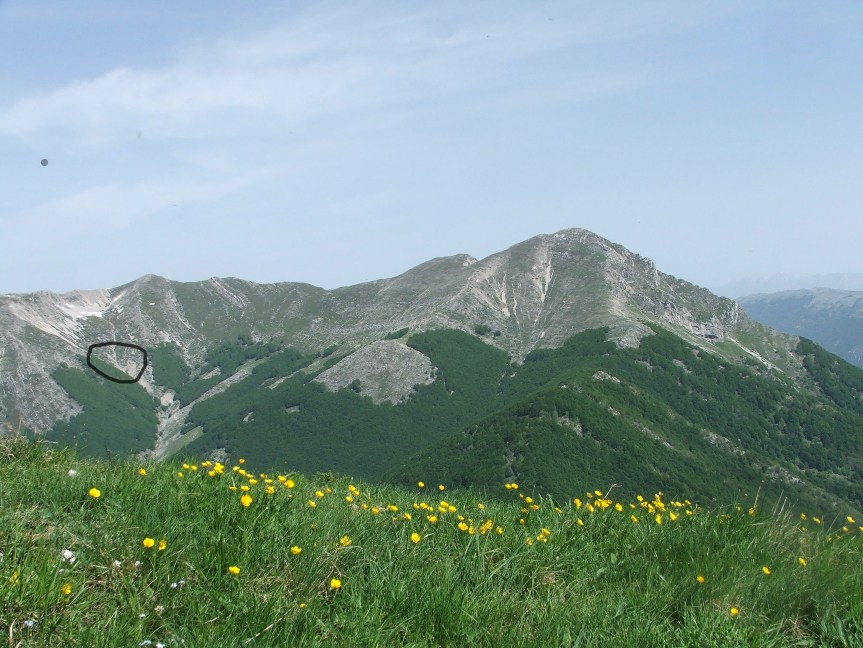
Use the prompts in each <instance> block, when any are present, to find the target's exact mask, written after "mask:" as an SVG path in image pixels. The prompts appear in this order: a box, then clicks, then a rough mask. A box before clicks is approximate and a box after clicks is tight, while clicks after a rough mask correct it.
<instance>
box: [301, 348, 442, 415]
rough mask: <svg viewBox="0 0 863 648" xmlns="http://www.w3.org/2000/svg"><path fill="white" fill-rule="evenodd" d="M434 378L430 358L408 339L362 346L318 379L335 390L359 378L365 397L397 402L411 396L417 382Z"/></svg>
mask: <svg viewBox="0 0 863 648" xmlns="http://www.w3.org/2000/svg"><path fill="white" fill-rule="evenodd" d="M434 378H435V368H434V366H433V365H432V363H431V361H430V360H429V359H428V357H426V356H425V355H423V354H422V353H420V352H419V351H417V350H416V349H412V348H410V347H409V346H407V345H406V344H404V342H400V341H398V340H378V341H376V342H372V343H371V344H368V345H366V346H364V347H360V348H359V349H357V350H356V351H354V352H353V353H352V354H350V355H349V356H347V357H346V358H344V359H343V360H341V361H340V362H339V363H338V364H336V365H334V366H332V367H330V368H329V369H327V370H326V371H324V372H322V373H321V374H319V375H318V376H317V377H316V378H315V380H316V381H318V382H320V383H322V384H324V385H326V386H327V387H328V388H329V389H333V390H338V389H343V388H345V387H348V386H350V385H351V383H353V382H354V381H355V380H357V381H359V384H360V389H361V391H360V393H361V394H362V395H363V396H370V397H371V399H372V400H373V401H375V402H376V403H382V402H384V401H390V402H391V403H392V404H393V405H396V404H398V403H399V402H400V401H402V400H404V399H406V398H407V397H408V396H410V395H411V392H413V389H414V386H415V385H427V384H429V383H432V382H434Z"/></svg>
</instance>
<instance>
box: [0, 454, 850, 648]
mask: <svg viewBox="0 0 863 648" xmlns="http://www.w3.org/2000/svg"><path fill="white" fill-rule="evenodd" d="M186 465H187V466H188V467H184V466H183V465H182V464H180V463H171V462H167V463H147V464H138V463H134V462H133V461H128V460H126V461H120V462H106V461H100V460H94V459H82V458H79V457H77V456H76V455H74V454H73V453H72V452H71V451H67V450H59V451H52V450H46V449H45V448H44V446H43V445H42V444H28V443H26V442H25V441H24V440H22V439H18V438H6V439H3V440H2V441H0V552H2V558H0V632H2V634H3V636H4V637H8V641H9V645H12V646H17V645H22V646H25V645H26V646H58V645H62V646H88V647H90V646H93V647H96V646H111V647H114V646H139V645H147V644H146V643H144V642H146V641H151V642H153V643H152V644H151V645H156V642H161V643H162V644H164V645H165V646H172V645H185V646H206V645H220V646H244V645H249V646H286V645H303V646H317V645H344V646H392V645H404V646H461V645H478V646H491V645H494V646H523V645H549V646H558V645H580V646H690V645H699V646H741V645H742V646H747V645H749V646H860V645H863V599H861V596H860V593H861V592H863V533H861V531H860V529H859V528H858V525H859V524H861V523H863V520H857V521H856V522H855V523H854V524H851V523H850V522H848V521H847V520H845V519H844V518H838V519H836V520H823V521H821V523H820V524H818V523H816V522H815V521H814V519H813V516H815V515H817V512H814V511H808V512H807V513H808V515H807V519H806V520H802V519H801V517H800V512H797V511H795V512H790V511H788V510H772V511H767V510H759V509H758V508H757V507H756V508H755V509H754V510H753V511H752V512H751V513H752V514H750V510H749V506H750V504H751V503H749V502H747V503H743V504H742V506H741V507H740V508H739V509H738V508H737V507H734V506H732V507H730V508H727V509H723V510H714V511H708V510H703V509H701V508H699V507H698V506H697V505H696V504H693V503H688V502H687V501H686V500H685V499H684V500H683V501H677V500H676V499H675V497H677V498H681V499H682V498H684V497H685V495H684V494H675V495H672V494H667V495H655V494H652V493H644V497H645V501H643V502H641V501H638V500H637V499H636V500H633V501H632V502H629V501H622V502H617V501H616V499H615V491H614V489H612V491H611V492H610V493H609V494H607V496H602V497H597V496H595V495H592V496H590V497H588V495H586V494H584V493H580V492H576V493H573V496H574V497H578V498H580V502H579V503H580V504H581V507H578V506H577V505H576V503H575V502H574V501H572V500H570V501H568V502H566V503H565V504H564V503H558V504H557V505H556V504H555V502H553V501H551V500H549V499H545V498H537V500H536V501H528V499H527V497H529V494H528V493H524V492H523V490H522V489H518V490H516V489H512V488H510V489H507V490H505V489H504V486H503V485H501V493H502V494H503V495H504V497H503V498H502V499H493V500H492V499H489V500H482V501H481V500H480V499H479V496H478V495H477V493H476V492H474V491H450V490H449V489H447V490H446V491H444V492H440V491H439V490H438V488H437V485H436V484H435V485H432V484H429V485H427V486H426V487H425V488H423V489H420V488H419V487H416V488H413V489H399V488H396V487H392V486H377V485H371V484H366V483H360V482H351V480H350V479H348V478H346V477H337V476H333V475H328V474H320V475H317V476H315V477H311V478H309V477H304V476H301V475H272V476H269V477H262V476H261V475H260V474H255V473H254V468H253V467H251V466H249V465H247V464H243V465H242V466H241V465H239V464H238V465H236V466H227V467H225V468H224V472H223V474H214V475H213V476H210V475H208V471H210V470H213V469H214V468H215V465H207V464H206V463H204V462H200V461H198V462H196V463H192V462H191V460H189V459H187V460H186ZM192 466H195V468H196V469H193V468H192ZM139 468H144V469H145V471H146V475H142V474H139V472H138V471H139ZM70 470H73V471H76V472H77V474H76V475H75V476H70V473H69V471H70ZM246 470H248V473H246V474H245V475H244V474H243V473H244V472H245V471H246ZM178 473H182V474H183V476H182V477H180V476H179V475H178ZM253 479H254V480H256V483H252V480H253ZM267 479H270V480H272V481H271V483H270V484H268V482H267V481H266V480H267ZM288 480H290V482H289V481H288ZM268 485H271V486H272V488H273V493H272V494H268V493H267V492H266V488H267V486H268ZM291 485H293V487H289V486H291ZM352 485H353V486H354V488H355V489H356V491H357V492H356V493H354V494H351V490H350V487H351V486H352ZM232 486H233V487H240V486H248V488H249V494H250V496H251V497H252V502H251V504H250V505H249V506H248V507H244V506H243V505H242V503H241V495H242V494H243V493H242V491H241V490H240V489H239V488H237V490H231V489H230V487H232ZM597 486H598V487H600V488H603V485H597ZM91 488H97V489H99V491H100V496H99V497H98V498H94V497H92V496H90V495H89V494H88V491H89V490H90V489H91ZM346 497H351V498H352V499H353V501H346ZM442 500H445V501H446V502H447V506H448V505H450V504H451V505H452V506H454V507H455V508H456V510H455V511H454V512H449V509H448V508H446V507H444V508H446V510H447V512H440V511H439V509H440V508H442V505H441V501H442ZM309 502H313V503H314V504H315V506H314V507H312V506H310V504H309ZM660 503H661V504H660ZM616 504H620V509H621V510H620V511H618V510H617V509H616V506H615V505H616ZM481 505H482V506H483V508H481ZM588 507H591V508H593V511H590V510H588ZM651 507H652V509H653V510H652V511H651V510H650V509H651ZM663 508H664V511H663ZM393 509H397V510H393ZM428 509H432V510H431V511H430V510H428ZM522 509H524V511H523V510H522ZM375 510H377V511H378V513H377V514H375V513H374V511H375ZM672 513H674V515H675V516H676V518H677V519H676V520H673V519H672V516H671V514H672ZM406 514H407V515H406ZM431 514H434V515H436V516H437V518H438V519H437V521H436V522H435V523H431V522H430V521H429V519H428V518H427V516H428V515H431ZM633 515H634V516H636V518H637V519H638V522H637V523H636V522H633V521H632V518H631V517H630V516H633ZM656 515H660V516H661V518H660V519H661V521H662V524H657V521H656V517H655V516H656ZM408 516H409V519H408ZM459 516H462V517H463V520H459ZM487 520H491V522H490V523H487V522H486V521H487ZM520 520H524V523H523V524H522V523H521V522H520ZM460 521H463V523H464V526H465V527H466V529H465V530H460V529H459V526H458V525H459V522H460ZM484 524H485V526H483V525H484ZM843 525H844V526H845V527H846V528H847V529H848V530H847V531H844V530H843V529H842V527H843ZM498 528H500V533H498V531H497V529H498ZM412 534H417V535H416V536H415V539H418V540H419V541H418V542H414V541H413V540H412ZM345 536H348V537H349V538H350V541H349V542H348V541H347V540H344V541H340V540H341V539H342V538H344V537H345ZM145 538H152V539H153V541H154V543H155V546H153V547H151V548H146V547H145V546H143V544H142V542H143V541H144V539H145ZM162 539H164V540H165V547H164V549H163V550H161V551H160V550H159V541H160V540H162ZM292 546H297V547H300V548H301V549H302V551H301V553H299V554H297V555H293V554H292V553H291V551H290V548H291V547H292ZM64 550H69V551H71V552H72V553H73V554H74V558H75V560H74V562H73V563H70V562H69V561H67V560H64V558H63V551H64ZM800 557H804V558H805V561H806V565H805V566H803V565H801V564H800V563H799V561H798V559H799V558H800ZM232 566H236V567H239V570H240V571H239V573H238V574H236V575H234V574H232V573H231V572H230V571H229V568H230V567H232ZM764 566H767V567H769V570H770V572H771V573H770V575H765V574H764V573H763V571H762V567H764ZM698 575H702V576H704V578H705V582H704V583H698V582H697V581H696V577H697V576H698ZM333 579H338V580H340V581H341V587H340V588H339V589H334V588H333ZM66 586H68V587H66ZM64 587H65V591H64ZM65 592H68V594H67V593H65ZM732 607H734V608H738V609H739V614H738V615H737V616H733V615H732V614H731V609H732ZM28 626H29V627H28Z"/></svg>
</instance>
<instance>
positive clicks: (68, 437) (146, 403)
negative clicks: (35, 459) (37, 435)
mask: <svg viewBox="0 0 863 648" xmlns="http://www.w3.org/2000/svg"><path fill="white" fill-rule="evenodd" d="M93 362H94V364H97V365H98V364H99V363H98V361H96V360H94V361H93ZM100 369H103V370H104V371H105V372H106V373H108V374H109V375H111V368H110V367H108V366H104V367H102V366H100ZM114 373H116V372H114ZM52 378H54V380H56V381H57V383H58V384H59V385H60V386H61V387H63V389H65V390H66V392H67V393H68V394H69V396H70V397H72V398H73V399H74V400H75V401H77V402H78V403H79V404H80V405H81V407H82V412H81V413H80V414H78V415H76V416H73V417H72V418H71V419H70V420H69V421H58V422H57V423H55V424H54V427H53V428H52V429H51V430H50V431H49V432H48V433H47V434H46V435H45V438H46V439H47V440H49V441H56V442H58V443H60V444H62V445H65V446H70V447H75V448H77V449H78V451H79V452H80V453H81V454H82V455H86V456H92V457H100V458H110V457H124V456H128V455H130V454H134V453H136V452H141V451H142V450H146V449H147V448H152V447H153V444H154V443H155V441H156V426H157V424H158V422H157V420H156V402H155V401H154V400H153V399H152V398H151V397H150V396H149V395H148V394H147V392H146V391H144V389H143V388H142V387H141V386H140V385H139V384H119V383H115V382H111V381H109V380H106V379H104V378H102V377H101V376H99V375H98V374H96V373H95V372H94V371H92V370H90V369H89V368H86V367H85V368H80V369H79V368H74V367H66V366H63V367H60V368H58V369H57V370H56V371H54V373H53V374H52Z"/></svg>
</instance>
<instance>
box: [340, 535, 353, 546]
mask: <svg viewBox="0 0 863 648" xmlns="http://www.w3.org/2000/svg"><path fill="white" fill-rule="evenodd" d="M339 544H340V545H342V546H343V547H350V546H351V537H350V536H348V535H343V536H342V537H341V538H339Z"/></svg>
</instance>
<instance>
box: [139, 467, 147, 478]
mask: <svg viewBox="0 0 863 648" xmlns="http://www.w3.org/2000/svg"><path fill="white" fill-rule="evenodd" d="M138 474H139V475H141V477H146V476H147V469H146V468H138Z"/></svg>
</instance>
